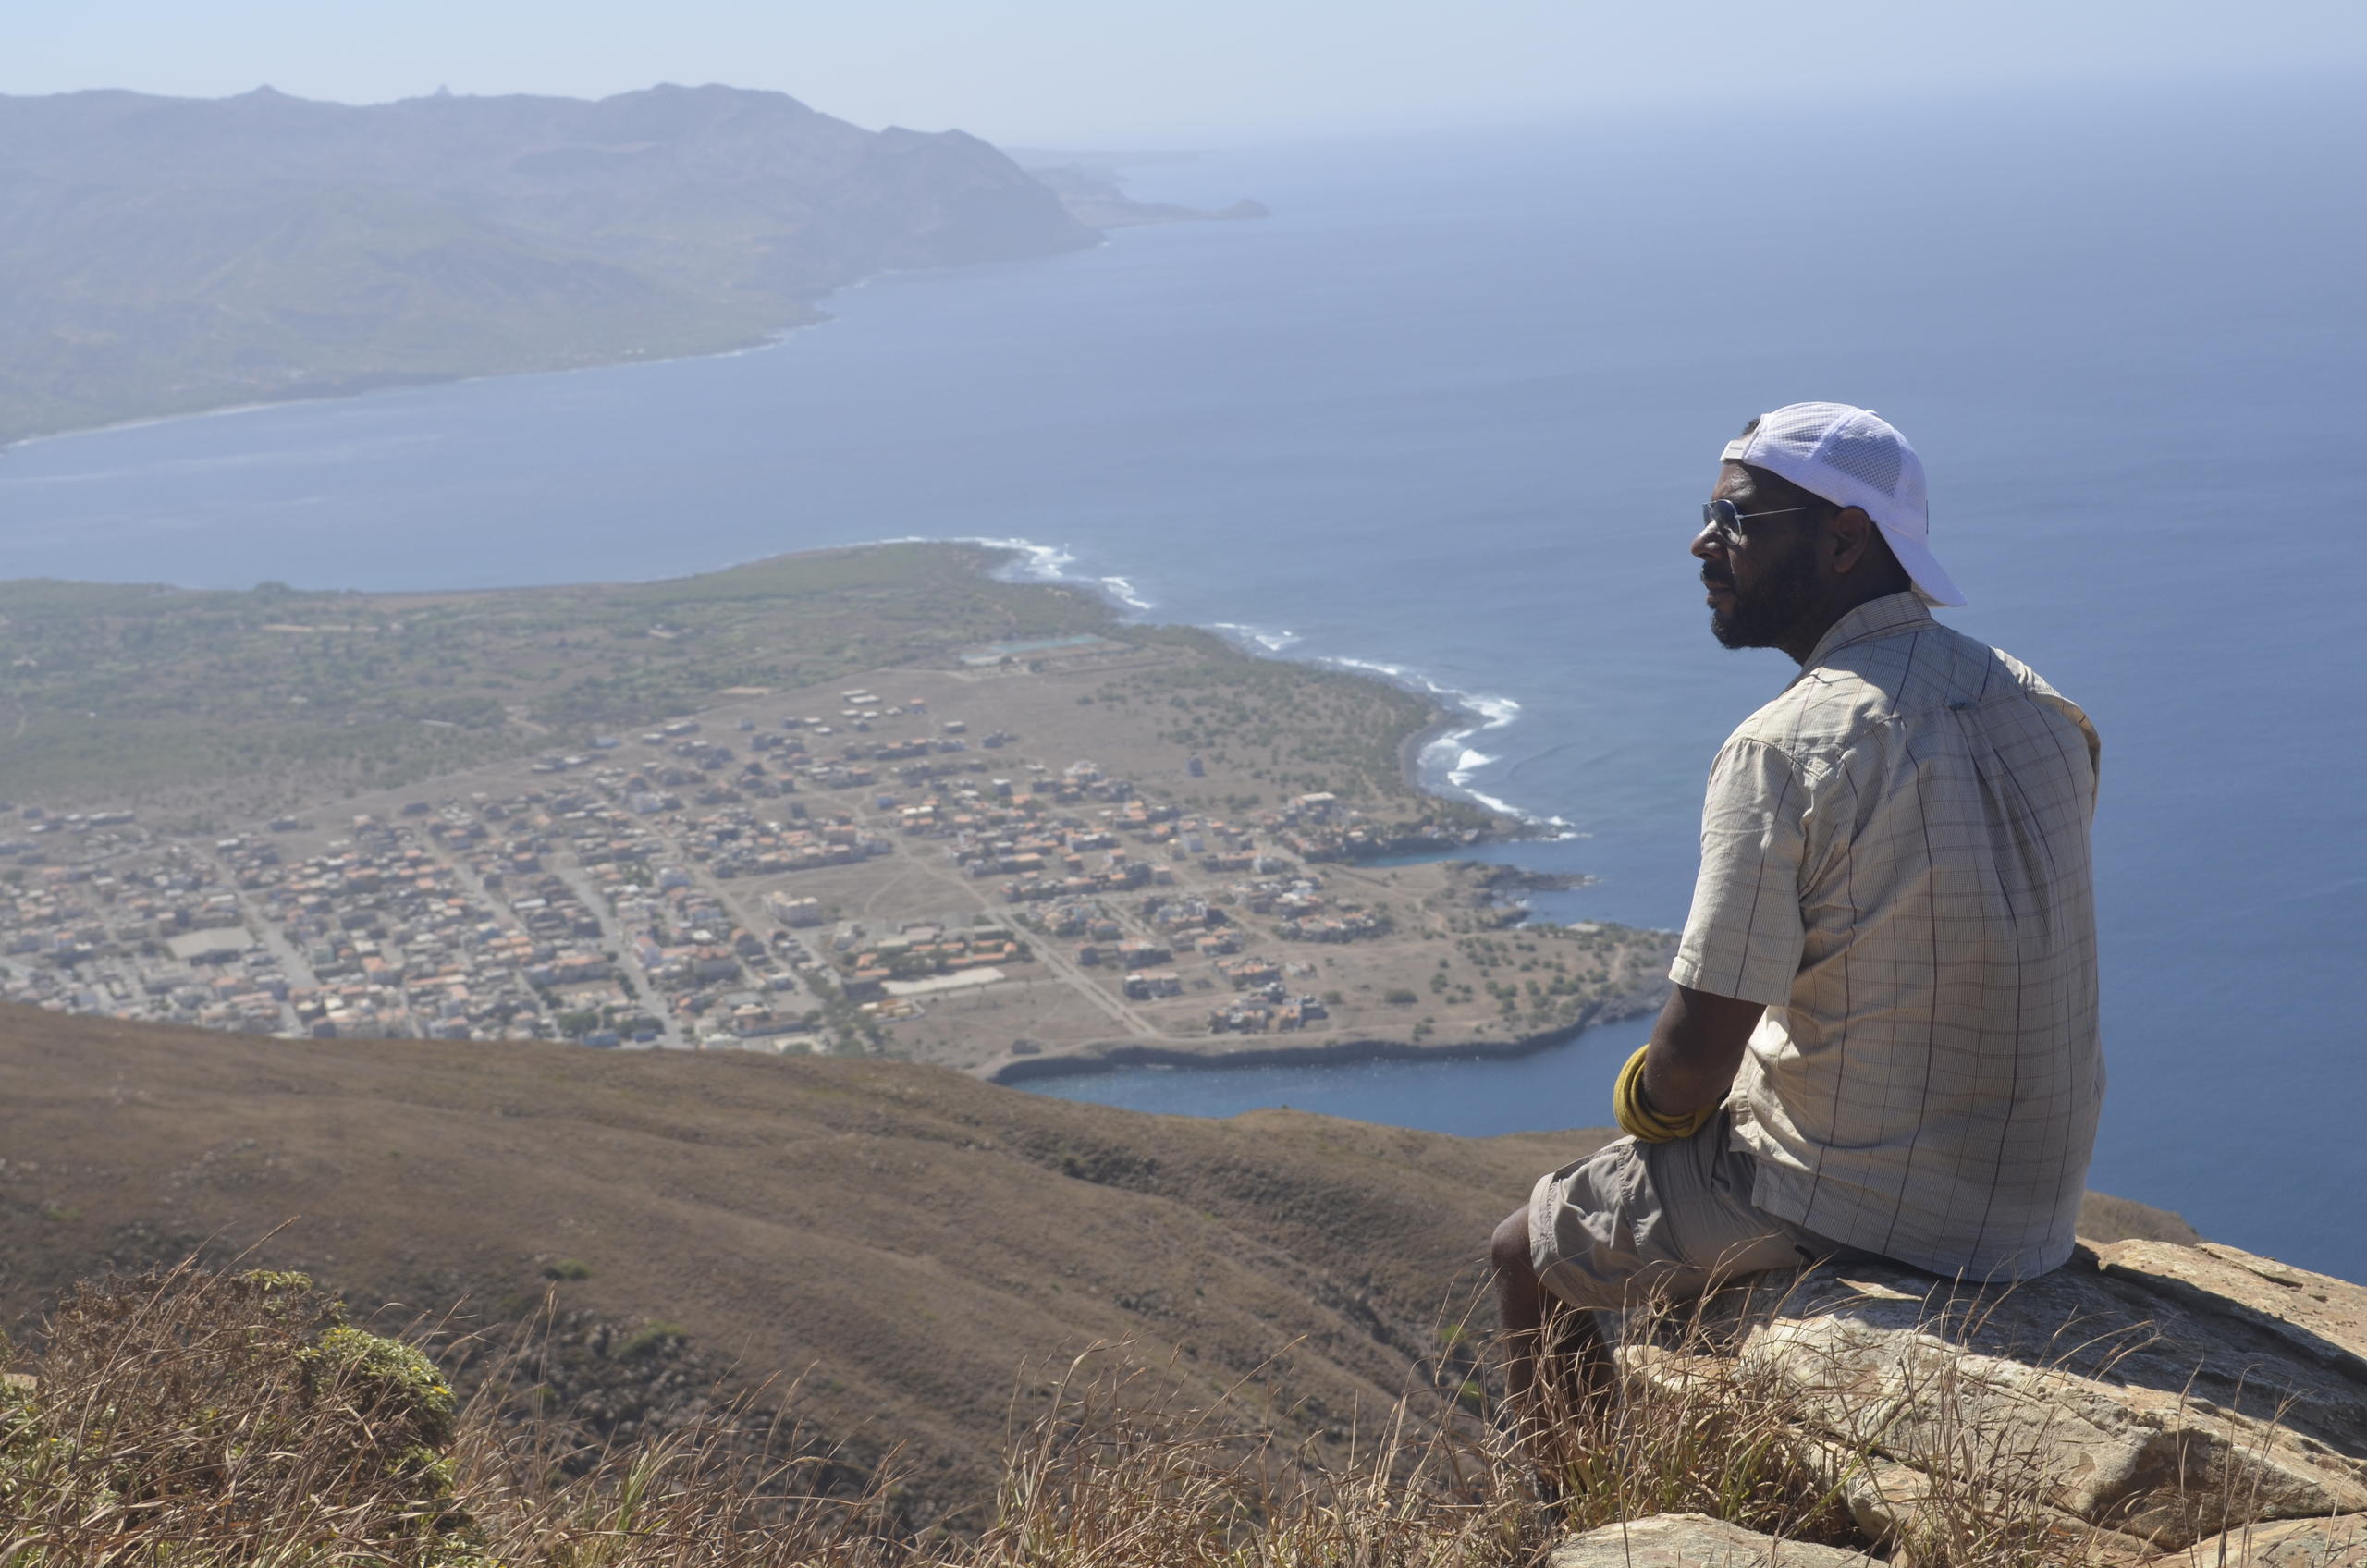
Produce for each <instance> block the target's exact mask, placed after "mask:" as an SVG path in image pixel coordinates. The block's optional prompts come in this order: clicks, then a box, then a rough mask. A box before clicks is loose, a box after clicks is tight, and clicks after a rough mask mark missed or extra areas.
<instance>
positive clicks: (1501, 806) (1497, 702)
mask: <svg viewBox="0 0 2367 1568" xmlns="http://www.w3.org/2000/svg"><path fill="white" fill-rule="evenodd" d="M1321 662H1322V663H1324V664H1328V665H1332V666H1335V667H1337V668H1342V669H1359V670H1363V671H1365V672H1366V673H1367V674H1371V675H1378V676H1380V677H1382V678H1384V679H1386V680H1393V681H1395V682H1396V683H1397V684H1399V685H1401V686H1407V687H1412V688H1414V689H1416V690H1417V691H1421V692H1428V693H1429V695H1430V696H1432V697H1435V698H1437V699H1439V700H1440V701H1441V702H1442V703H1444V704H1446V705H1447V706H1449V707H1452V708H1456V709H1460V710H1461V711H1462V712H1463V713H1465V714H1466V715H1468V716H1469V717H1472V718H1474V719H1476V720H1478V722H1477V723H1475V724H1470V725H1466V726H1462V727H1459V728H1456V729H1449V730H1447V731H1446V732H1445V733H1444V734H1441V735H1435V736H1432V737H1431V738H1430V740H1429V741H1427V742H1426V743H1425V744H1424V745H1423V747H1422V750H1421V754H1420V755H1419V756H1417V758H1416V759H1415V767H1416V770H1417V772H1419V773H1420V774H1421V775H1422V776H1423V777H1424V778H1432V779H1437V780H1440V781H1441V782H1443V783H1445V784H1446V785H1447V786H1448V787H1449V788H1451V789H1453V790H1460V791H1461V792H1462V793H1463V794H1464V795H1466V796H1467V797H1468V798H1469V799H1471V800H1473V801H1476V802H1478V803H1479V804H1481V805H1483V806H1486V807H1487V808H1488V809H1489V810H1490V811H1492V812H1499V813H1501V814H1502V815H1505V816H1509V817H1514V818H1515V819H1517V820H1519V821H1522V822H1526V823H1527V824H1528V825H1529V826H1531V827H1553V828H1559V829H1562V830H1563V831H1561V832H1558V833H1556V834H1555V835H1554V837H1556V838H1562V837H1566V836H1567V832H1568V829H1569V826H1570V825H1569V824H1568V823H1567V822H1565V821H1564V820H1563V819H1562V818H1560V817H1558V816H1539V815H1537V814H1536V813H1535V812H1532V811H1523V810H1522V809H1521V808H1520V807H1518V806H1516V805H1514V804H1512V803H1511V802H1508V801H1504V800H1501V799H1499V798H1497V797H1496V796H1494V795H1490V794H1485V793H1482V792H1481V791H1480V790H1475V789H1473V788H1472V787H1471V779H1472V776H1473V775H1475V774H1477V773H1478V771H1479V770H1480V769H1482V768H1484V767H1490V766H1493V765H1495V764H1496V763H1499V762H1501V761H1502V760H1503V759H1502V757H1498V756H1492V755H1490V754H1489V753H1486V752H1482V751H1478V750H1477V749H1475V748H1473V747H1471V746H1469V745H1466V743H1465V742H1466V741H1469V740H1471V738H1472V737H1474V736H1476V735H1480V734H1484V733H1486V732H1487V731H1488V730H1490V729H1502V728H1503V727H1504V726H1505V725H1507V724H1510V723H1512V722H1513V721H1514V720H1515V719H1516V718H1518V717H1520V711H1521V710H1520V704H1519V703H1518V702H1517V701H1516V700H1515V699H1514V698H1511V697H1506V696H1502V695H1500V694H1499V693H1496V692H1465V691H1459V690H1457V689H1456V688H1454V687H1453V686H1441V685H1440V684H1439V683H1438V682H1437V681H1435V680H1431V679H1430V678H1429V676H1427V675H1424V674H1423V673H1421V671H1419V670H1417V669H1412V668H1407V667H1406V666H1404V665H1402V664H1387V663H1384V662H1382V661H1381V660H1379V659H1354V658H1346V657H1341V656H1331V657H1327V658H1325V659H1323V660H1322V661H1321Z"/></svg>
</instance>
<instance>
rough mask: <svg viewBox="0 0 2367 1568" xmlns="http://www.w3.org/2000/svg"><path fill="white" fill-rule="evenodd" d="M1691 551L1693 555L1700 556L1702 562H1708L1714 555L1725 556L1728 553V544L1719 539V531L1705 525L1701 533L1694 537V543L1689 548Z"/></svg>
mask: <svg viewBox="0 0 2367 1568" xmlns="http://www.w3.org/2000/svg"><path fill="white" fill-rule="evenodd" d="M1689 549H1690V551H1691V553H1692V554H1693V555H1695V556H1698V557H1700V558H1701V559H1702V560H1705V561H1706V560H1708V559H1709V558H1710V557H1711V556H1713V555H1718V556H1723V555H1724V554H1725V553H1726V542H1725V541H1724V540H1723V539H1721V538H1719V537H1718V531H1717V530H1716V529H1714V528H1711V527H1709V526H1707V525H1706V524H1705V525H1704V526H1703V527H1702V530H1701V532H1700V533H1696V534H1695V535H1694V536H1693V543H1692V545H1690V546H1689Z"/></svg>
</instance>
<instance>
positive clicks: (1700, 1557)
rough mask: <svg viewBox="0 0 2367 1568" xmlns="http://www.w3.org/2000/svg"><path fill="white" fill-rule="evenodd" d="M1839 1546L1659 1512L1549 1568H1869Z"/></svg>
mask: <svg viewBox="0 0 2367 1568" xmlns="http://www.w3.org/2000/svg"><path fill="white" fill-rule="evenodd" d="M1873 1561H1874V1560H1873V1559H1872V1558H1870V1557H1867V1556H1866V1555H1864V1554H1863V1553H1862V1552H1855V1551H1844V1550H1841V1549H1839V1548H1838V1547H1830V1546H1809V1545H1807V1544H1805V1543H1803V1542H1799V1541H1784V1540H1778V1539H1776V1538H1775V1537H1773V1536H1762V1535H1760V1533H1759V1532H1758V1531H1756V1530H1746V1529H1744V1528H1743V1527H1742V1526H1741V1525H1729V1524H1727V1523H1726V1522H1725V1521H1724V1520H1723V1519H1712V1518H1710V1517H1709V1516H1708V1515H1707V1514H1701V1513H1656V1514H1654V1515H1653V1516H1652V1517H1650V1518H1649V1519H1635V1520H1630V1521H1628V1522H1627V1523H1626V1524H1624V1525H1603V1526H1602V1527H1601V1528H1600V1529H1599V1530H1588V1532H1587V1533H1586V1534H1585V1535H1583V1536H1573V1537H1570V1538H1569V1539H1568V1540H1566V1541H1564V1542H1563V1543H1562V1544H1561V1545H1560V1546H1558V1547H1555V1548H1554V1549H1553V1552H1552V1555H1551V1556H1549V1557H1548V1558H1546V1560H1545V1568H1867V1565H1869V1564H1871V1563H1872V1562H1873Z"/></svg>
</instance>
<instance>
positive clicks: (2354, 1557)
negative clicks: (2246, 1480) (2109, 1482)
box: [2149, 1517, 2367, 1568]
mask: <svg viewBox="0 0 2367 1568" xmlns="http://www.w3.org/2000/svg"><path fill="white" fill-rule="evenodd" d="M2149 1568H2367V1519H2361V1518H2358V1517H2352V1518H2348V1519H2290V1520H2287V1521H2286V1522H2285V1523H2283V1524H2281V1525H2247V1526H2245V1527H2244V1528H2243V1529H2240V1530H2231V1531H2229V1532H2228V1533H2227V1534H2226V1535H2224V1536H2214V1537H2211V1538H2210V1539H2209V1540H2207V1541H2197V1542H2196V1543H2195V1544H2194V1545H2193V1546H2192V1547H2190V1548H2189V1549H2188V1550H2185V1551H2180V1552H2174V1553H2172V1554H2171V1555H2169V1556H2167V1557H2158V1558H2155V1559H2154V1560H2153V1562H2152V1564H2151V1565H2149Z"/></svg>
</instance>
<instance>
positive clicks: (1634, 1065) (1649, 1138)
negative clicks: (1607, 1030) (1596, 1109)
mask: <svg viewBox="0 0 2367 1568" xmlns="http://www.w3.org/2000/svg"><path fill="white" fill-rule="evenodd" d="M1650 1049H1651V1047H1650V1046H1638V1047H1636V1054H1635V1055H1634V1056H1631V1057H1629V1058H1628V1059H1627V1065H1626V1066H1625V1067H1623V1068H1621V1069H1620V1070H1619V1084H1618V1086H1617V1087H1616V1088H1614V1089H1613V1090H1612V1092H1611V1109H1612V1114H1613V1115H1614V1116H1616V1117H1617V1118H1618V1119H1619V1130H1620V1131H1621V1132H1623V1133H1626V1134H1627V1135H1628V1136H1629V1137H1631V1138H1634V1139H1635V1140H1636V1141H1637V1143H1639V1144H1673V1143H1674V1142H1676V1141H1677V1140H1678V1139H1679V1138H1689V1137H1691V1136H1693V1134H1694V1133H1699V1131H1701V1128H1702V1124H1703V1123H1705V1122H1707V1121H1709V1120H1710V1116H1711V1111H1712V1110H1714V1109H1715V1108H1714V1107H1711V1108H1708V1109H1701V1110H1697V1111H1694V1112H1692V1113H1691V1114H1690V1115H1686V1116H1663V1115H1662V1114H1661V1113H1660V1112H1659V1111H1657V1110H1654V1109H1652V1107H1651V1104H1650V1101H1648V1100H1646V1099H1645V1098H1644V1055H1645V1053H1646V1052H1648V1051H1650Z"/></svg>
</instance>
